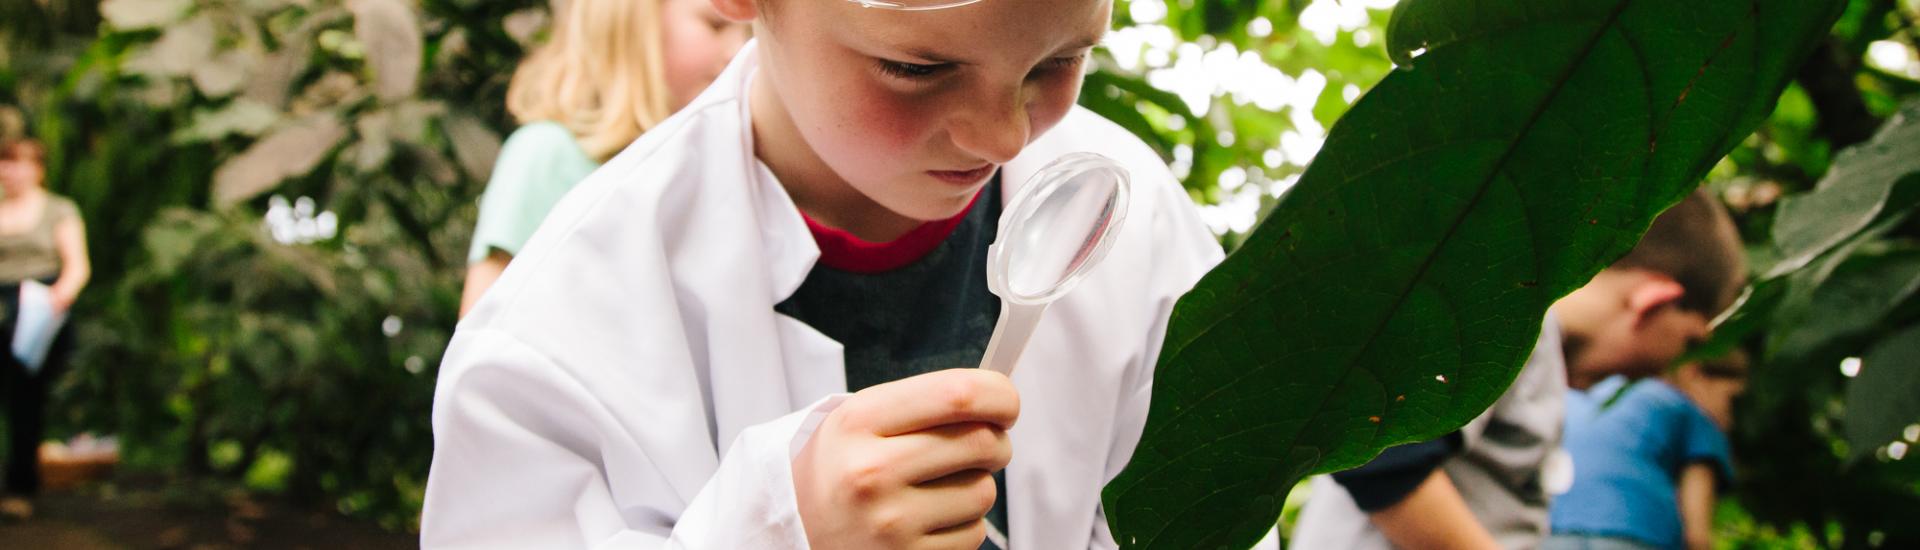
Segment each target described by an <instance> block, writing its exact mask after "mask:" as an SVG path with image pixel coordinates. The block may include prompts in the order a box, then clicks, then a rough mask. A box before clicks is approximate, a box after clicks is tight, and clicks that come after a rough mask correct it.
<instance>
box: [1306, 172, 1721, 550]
mask: <svg viewBox="0 0 1920 550" xmlns="http://www.w3.org/2000/svg"><path fill="white" fill-rule="evenodd" d="M1744 262H1745V260H1744V256H1742V251H1741V249H1740V241H1739V236H1738V234H1737V233H1736V232H1735V229H1734V227H1733V222H1732V220H1731V219H1729V218H1728V216H1727V214H1726V212H1725V210H1724V209H1722V208H1721V207H1720V205H1719V204H1718V203H1716V202H1714V200H1713V198H1712V197H1711V196H1709V195H1707V194H1706V193H1704V192H1695V193H1694V194H1692V195H1691V196H1689V197H1687V198H1686V199H1685V200H1683V201H1681V202H1680V204H1678V205H1676V206H1674V207H1673V208H1671V209H1669V210H1668V211H1667V212H1665V213H1663V214H1661V215H1660V216H1659V217H1658V218H1656V219H1655V220H1654V222H1653V226H1652V227H1651V228H1650V229H1648V231H1647V235H1646V237H1644V238H1643V239H1642V240H1641V242H1640V243H1639V244H1638V245H1637V246H1635V247H1634V249H1633V250H1632V251H1631V252H1629V253H1628V254H1627V256H1626V257H1623V258H1621V259H1620V260H1619V261H1616V262H1614V264H1613V265H1611V266H1609V267H1608V268H1607V269H1605V270H1602V271H1601V272H1600V274H1598V275H1596V276H1594V278H1593V280H1592V281H1591V282H1588V283H1587V285H1586V286H1583V287H1581V288H1580V289H1578V290H1575V291H1574V292H1573V293H1571V294H1569V295H1567V296H1566V297H1565V298H1562V299H1560V301H1558V302H1556V303H1554V305H1553V308H1552V311H1551V312H1549V313H1548V315H1547V318H1546V322H1545V326H1544V327H1543V328H1542V330H1541V335H1540V339H1539V341H1538V342H1537V343H1536V344H1535V348H1534V350H1533V355H1532V356H1531V357H1530V358H1528V361H1527V365H1526V366H1525V367H1524V368H1523V369H1522V370H1521V372H1520V375H1519V377H1518V378H1516V379H1515V380H1514V383H1513V386H1512V387H1511V388H1510V389H1508V390H1507V393H1506V394H1505V395H1503V396H1502V397H1501V398H1500V400H1499V401H1497V402H1495V403H1494V405H1493V407H1492V408H1490V409H1488V410H1487V412H1486V413H1485V414H1482V415H1481V416H1480V417H1479V418H1477V419H1475V420H1474V421H1473V422H1471V423H1469V424H1468V425H1467V426H1466V427H1465V428H1462V429H1461V430H1460V431H1459V432H1455V433H1453V434H1450V435H1448V436H1447V437H1444V438H1441V439H1438V440H1434V441H1428V442H1423V443H1413V444H1408V445H1402V446H1399V447H1394V448H1391V449H1387V450H1386V451H1385V452H1382V453H1381V454H1380V456H1379V457H1378V458H1375V459H1374V460H1373V462H1370V463H1368V464H1366V465H1364V466H1361V467H1360V468H1356V469H1354V470H1349V471H1347V472H1341V473H1338V474H1334V475H1332V476H1329V477H1322V478H1317V479H1315V480H1314V482H1313V493H1312V496H1311V497H1310V498H1309V500H1308V501H1307V506H1306V508H1305V509H1304V510H1302V511H1301V514H1300V520H1299V523H1298V527H1297V529H1296V530H1295V532H1294V536H1293V544H1292V546H1293V547H1294V548H1304V549H1314V550H1318V549H1323V548H1324V549H1374V548H1420V549H1424V548H1507V549H1531V548H1537V547H1539V546H1540V544H1541V541H1542V540H1543V539H1544V538H1545V537H1546V535H1547V532H1548V510H1547V504H1548V499H1549V495H1550V494H1551V493H1552V492H1556V491H1554V489H1564V488H1565V486H1566V484H1568V483H1570V482H1571V476H1572V475H1573V474H1572V472H1570V471H1568V469H1569V468H1573V469H1577V468H1578V467H1579V465H1578V464H1577V463H1573V464H1571V465H1569V460H1568V459H1567V458H1566V454H1565V453H1564V452H1561V451H1560V449H1559V443H1560V433H1561V429H1562V426H1561V420H1562V418H1563V412H1562V411H1563V410H1564V403H1563V401H1564V399H1565V392H1566V390H1567V387H1568V386H1569V385H1571V386H1572V387H1575V388H1585V387H1588V386H1591V385H1592V384H1593V383H1595V382H1596V381H1598V380H1601V379H1604V378H1606V377H1608V376H1612V375H1615V374H1622V375H1627V376H1631V377H1644V376H1651V375H1654V374H1658V373H1660V372H1662V371H1663V370H1664V369H1665V368H1666V367H1667V366H1668V365H1669V364H1670V363H1672V362H1673V360H1674V359H1675V358H1677V357H1679V356H1680V354H1681V353H1682V352H1684V351H1685V350H1686V349H1687V347H1688V346H1689V345H1690V344H1692V343H1694V342H1697V341H1699V340H1702V339H1704V338H1705V337H1706V335H1707V321H1708V320H1709V319H1711V318H1712V317H1713V316H1714V315H1715V314H1716V313H1717V312H1719V311H1720V310H1722V309H1725V308H1726V307H1727V306H1728V305H1730V304H1731V303H1732V302H1733V299H1734V297H1735V295H1736V294H1737V293H1738V292H1739V290H1740V288H1741V287H1742V286H1743V285H1744V284H1745V283H1744V276H1745V275H1744V274H1745V263H1744Z"/></svg>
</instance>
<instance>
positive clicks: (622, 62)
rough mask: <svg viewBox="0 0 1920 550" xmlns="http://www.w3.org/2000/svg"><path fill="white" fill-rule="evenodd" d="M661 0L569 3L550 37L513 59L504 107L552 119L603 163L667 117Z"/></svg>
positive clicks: (522, 115)
mask: <svg viewBox="0 0 1920 550" xmlns="http://www.w3.org/2000/svg"><path fill="white" fill-rule="evenodd" d="M660 7H661V6H660V0H568V1H566V2H560V3H559V5H558V6H557V11H559V13H558V14H556V15H555V17H554V24H553V34H552V36H550V37H548V39H547V43H546V44H543V45H541V46H540V47H538V48H537V49H535V50H534V51H533V53H532V54H531V55H528V56H527V59H526V60H524V61H521V62H520V68H519V69H518V70H515V71H514V73H513V82H512V83H511V84H509V85H508V87H507V111H508V112H510V113H513V116H514V118H516V119H519V121H520V123H522V124H527V123H532V122H540V121H553V122H556V123H559V124H561V125H563V126H566V127H567V129H569V130H572V131H573V135H574V137H575V139H577V140H578V141H579V142H580V148H581V149H584V150H585V151H586V152H587V156H589V157H592V158H593V159H594V160H598V161H605V160H607V159H608V158H610V157H612V156H613V155H614V153H618V152H620V149H622V148H625V147H626V146H627V144H629V143H632V142H633V140H634V138H637V137H640V133H641V132H643V131H646V129H647V128H651V127H653V125H655V124H658V123H659V122H660V121H661V120H664V119H666V118H667V115H669V114H672V107H671V106H670V98H669V97H668V95H669V94H668V91H667V80H666V76H665V69H664V65H665V61H664V59H663V57H664V56H662V54H661V51H660V50H661V49H662V47H663V46H662V42H661V32H662V29H661V24H662V23H661V15H660Z"/></svg>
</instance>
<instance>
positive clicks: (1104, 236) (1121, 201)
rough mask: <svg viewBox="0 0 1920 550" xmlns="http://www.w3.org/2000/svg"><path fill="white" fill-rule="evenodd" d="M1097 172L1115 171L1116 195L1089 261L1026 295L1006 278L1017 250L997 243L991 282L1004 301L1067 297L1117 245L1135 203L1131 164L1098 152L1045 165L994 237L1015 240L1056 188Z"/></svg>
mask: <svg viewBox="0 0 1920 550" xmlns="http://www.w3.org/2000/svg"><path fill="white" fill-rule="evenodd" d="M1095 171H1106V172H1109V173H1111V174H1113V178H1114V193H1113V197H1112V202H1111V203H1109V204H1110V206H1111V209H1112V212H1111V213H1110V214H1108V216H1107V224H1106V226H1105V227H1102V228H1101V229H1100V232H1099V234H1098V235H1094V236H1093V238H1094V239H1095V243H1094V245H1093V249H1092V250H1090V251H1088V252H1087V257H1086V260H1084V261H1082V262H1080V266H1079V267H1077V268H1075V269H1074V270H1073V272H1072V273H1068V274H1067V276H1066V277H1063V278H1061V279H1060V281H1059V282H1057V283H1054V285H1053V287H1052V288H1051V289H1048V291H1047V292H1044V293H1041V294H1038V295H1033V296H1026V295H1021V294H1019V293H1016V292H1014V291H1013V289H1012V285H1011V284H1010V283H1009V281H1008V280H1007V279H1008V277H1009V276H1010V273H1008V269H1007V262H1008V260H1009V256H1010V255H1011V254H1012V253H1013V249H1012V247H1010V246H1001V245H998V244H996V246H994V247H992V248H993V251H992V253H991V255H990V256H989V257H988V258H987V265H988V269H989V273H988V278H987V286H988V288H989V289H991V290H993V291H994V294H995V295H998V296H999V297H1000V298H1001V299H1003V300H1006V301H1008V302H1012V303H1015V304H1020V305H1042V304H1049V303H1052V302H1053V301H1054V300H1058V299H1060V296H1062V295H1065V294H1066V293H1067V291H1070V290H1073V287H1074V286H1075V285H1078V284H1080V280H1081V279H1084V278H1086V276H1087V274H1088V273H1089V272H1091V271H1092V269H1093V267H1094V266H1096V265H1099V264H1100V260H1101V259H1103V258H1105V257H1106V255H1107V250H1108V249H1111V248H1113V243H1114V240H1115V239H1114V238H1113V237H1114V232H1115V231H1116V230H1118V229H1119V228H1120V226H1121V223H1122V222H1124V221H1126V219H1127V205H1128V204H1129V203H1130V202H1131V200H1130V199H1129V197H1130V196H1131V193H1132V188H1133V180H1132V175H1131V174H1129V173H1128V172H1127V169H1126V168H1123V167H1121V166H1120V163H1118V162H1114V161H1113V159H1110V158H1107V157H1105V156H1102V155H1100V154H1098V153H1087V152H1080V153H1070V154H1068V155H1066V156H1062V157H1060V158H1059V159H1057V160H1054V161H1053V162H1052V163H1049V164H1047V166H1046V167H1045V168H1041V169H1040V171H1039V172H1037V173H1036V174H1035V175H1034V179H1033V180H1031V181H1029V182H1028V183H1027V185H1026V186H1025V187H1021V188H1020V191H1019V192H1018V193H1016V194H1015V195H1014V197H1013V200H1012V201H1010V202H1009V203H1008V205H1007V210H1006V212H1005V214H1004V215H1002V216H1001V217H1000V229H999V231H1000V233H999V236H997V237H995V241H996V242H997V243H998V242H1007V243H1011V242H1014V241H1012V240H1009V239H1010V238H1011V237H1010V236H1012V235H1016V234H1017V233H1015V231H1017V230H1019V229H1022V228H1023V227H1024V225H1025V220H1026V219H1027V215H1028V214H1030V213H1031V211H1032V210H1033V209H1035V208H1038V207H1039V206H1040V205H1041V204H1042V203H1044V202H1045V199H1046V198H1047V197H1049V196H1052V195H1053V192H1054V191H1057V190H1059V189H1060V186H1061V185H1064V184H1066V183H1067V182H1071V181H1074V180H1075V179H1077V178H1079V177H1081V176H1083V175H1086V174H1088V173H1090V172H1095Z"/></svg>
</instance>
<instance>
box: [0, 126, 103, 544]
mask: <svg viewBox="0 0 1920 550" xmlns="http://www.w3.org/2000/svg"><path fill="white" fill-rule="evenodd" d="M45 157H46V150H45V148H43V147H41V146H40V144H39V143H38V142H35V141H32V140H16V141H10V142H5V143H0V308H4V321H0V335H4V336H5V339H6V341H7V342H8V343H9V345H8V346H6V348H5V349H4V350H0V351H4V353H0V363H4V369H5V371H6V372H5V378H4V379H5V384H6V394H5V395H6V400H7V402H6V407H7V423H8V426H7V439H8V442H7V443H8V444H7V459H6V460H7V464H6V485H5V490H6V493H7V495H6V497H5V498H4V499H0V513H4V514H5V515H8V516H12V517H26V516H30V515H32V513H33V507H32V505H31V504H30V503H29V501H28V500H27V499H29V498H31V497H33V496H34V495H35V494H37V493H38V492H39V491H40V461H39V448H40V439H41V438H42V436H43V431H44V430H43V428H44V427H45V426H44V424H45V423H44V419H45V413H46V402H47V390H48V388H49V387H50V386H51V385H52V382H53V381H54V380H56V379H57V377H58V376H59V375H60V373H61V372H62V371H63V370H65V369H64V367H65V364H64V363H65V362H66V352H67V350H68V349H69V348H70V347H71V346H70V345H69V342H67V331H66V330H65V329H62V330H61V331H60V332H59V333H58V335H57V336H56V337H55V338H54V341H53V346H52V348H51V352H49V353H48V354H47V356H46V357H45V359H44V361H42V362H41V364H40V365H39V367H38V368H30V367H29V366H28V365H27V364H25V363H22V362H21V360H20V359H19V358H17V357H15V356H14V353H13V346H12V345H11V344H12V342H13V336H14V329H15V325H16V321H17V320H18V319H19V318H20V309H21V302H22V300H21V286H22V285H23V284H27V282H28V281H36V282H38V283H41V284H45V285H48V286H49V287H50V291H49V292H48V294H50V295H51V296H50V301H51V303H52V308H53V313H55V314H64V313H66V312H67V310H68V309H69V308H71V307H73V301H74V300H75V299H77V298H79V296H80V289H82V288H85V287H86V286H87V278H88V277H90V276H91V275H92V267H91V266H90V265H89V264H88V262H87V235H86V227H85V225H84V224H83V223H82V222H81V220H80V211H79V209H78V208H75V207H74V205H73V201H70V200H67V199H66V198H65V197H61V196H59V195H55V194H53V193H51V192H48V191H47V189H46V174H47V171H46V164H45V162H46V161H45Z"/></svg>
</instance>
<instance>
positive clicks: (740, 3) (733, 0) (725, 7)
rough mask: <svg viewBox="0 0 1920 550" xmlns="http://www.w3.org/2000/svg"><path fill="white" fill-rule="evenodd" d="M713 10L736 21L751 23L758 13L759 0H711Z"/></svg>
mask: <svg viewBox="0 0 1920 550" xmlns="http://www.w3.org/2000/svg"><path fill="white" fill-rule="evenodd" d="M712 2H713V10H714V11H717V12H720V16H721V17H725V18H727V19H731V20H733V21H734V22H736V23H751V22H753V18H755V17H759V15H760V6H759V4H758V3H759V2H760V0H712Z"/></svg>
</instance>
